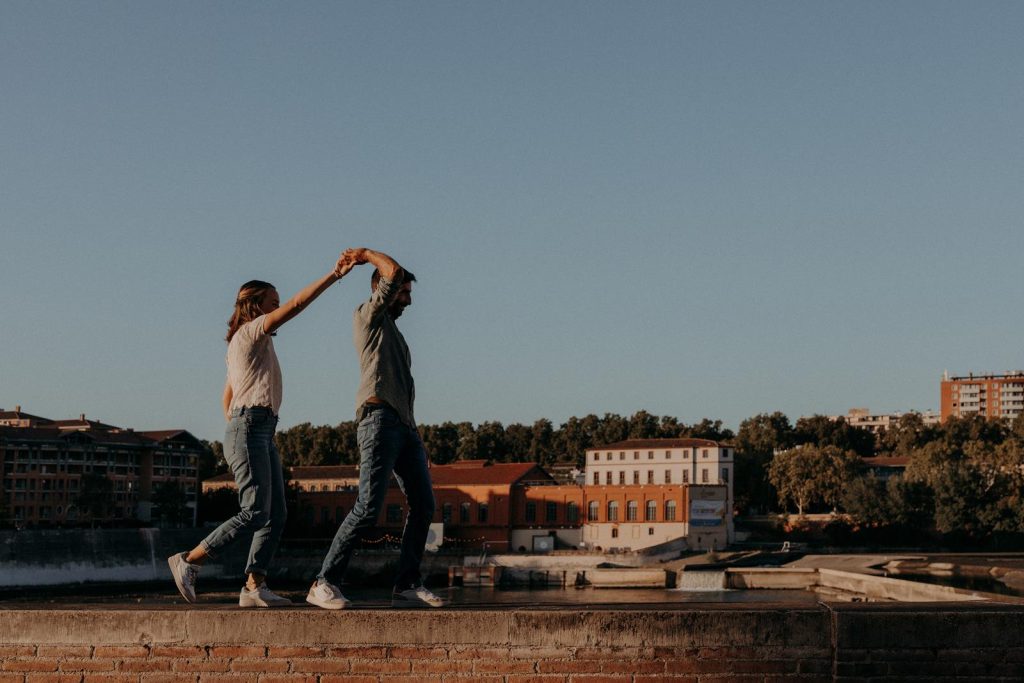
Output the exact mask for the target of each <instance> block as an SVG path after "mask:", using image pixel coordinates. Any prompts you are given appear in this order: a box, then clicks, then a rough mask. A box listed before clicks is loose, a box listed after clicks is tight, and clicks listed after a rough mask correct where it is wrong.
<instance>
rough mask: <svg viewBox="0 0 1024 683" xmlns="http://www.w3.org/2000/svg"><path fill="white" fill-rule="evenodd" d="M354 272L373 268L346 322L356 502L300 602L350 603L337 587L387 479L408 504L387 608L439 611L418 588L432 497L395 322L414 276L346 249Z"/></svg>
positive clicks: (375, 513) (405, 350) (435, 600)
mask: <svg viewBox="0 0 1024 683" xmlns="http://www.w3.org/2000/svg"><path fill="white" fill-rule="evenodd" d="M346 256H347V258H348V260H349V261H351V262H352V263H354V264H355V265H360V264H363V263H370V264H372V265H373V266H375V267H376V270H375V271H374V273H373V277H372V278H371V280H370V289H371V292H372V293H371V295H370V298H369V300H368V301H366V302H364V303H363V304H362V305H360V306H359V308H357V309H356V311H355V313H354V314H353V316H352V341H353V343H354V344H355V347H356V352H357V353H358V354H359V367H360V374H361V378H360V382H359V391H358V392H357V394H356V419H357V420H358V421H359V429H358V432H357V437H358V441H359V495H358V498H357V499H356V503H355V506H353V508H352V511H351V512H349V514H348V515H347V516H346V517H345V521H344V522H342V524H341V526H340V527H339V528H338V532H337V533H336V534H335V536H334V541H333V542H332V543H331V548H330V550H329V551H328V552H327V556H326V557H325V558H324V562H323V567H321V569H320V573H319V574H318V575H317V580H316V581H315V582H314V583H313V586H312V587H311V588H310V589H309V595H307V596H306V602H309V603H311V604H313V605H317V606H318V607H323V608H324V609H343V608H344V607H347V606H348V604H349V601H348V600H347V599H346V598H345V596H344V595H342V594H341V591H340V590H339V589H338V584H340V583H341V579H342V577H343V576H344V574H345V569H346V568H347V567H348V562H349V559H351V557H352V552H353V551H354V550H355V548H356V545H357V543H358V542H359V540H360V539H361V538H363V536H364V534H365V533H366V532H367V531H369V530H370V529H372V528H373V527H374V526H375V525H376V523H377V519H378V517H379V516H380V511H381V508H382V507H383V505H384V496H385V495H386V494H387V491H388V484H389V481H390V479H391V473H392V472H394V474H395V476H396V478H397V479H398V484H399V486H401V487H402V491H403V492H404V493H405V496H406V499H407V500H408V503H409V515H408V517H407V519H406V521H405V529H404V530H403V531H402V553H401V556H400V559H399V563H398V576H397V577H396V579H395V587H394V591H393V592H392V599H391V604H392V606H393V607H441V606H442V605H443V604H444V601H443V600H441V598H439V597H437V596H436V595H434V594H433V593H432V592H430V591H429V590H427V589H426V588H425V587H423V585H422V583H421V579H420V563H421V562H422V560H423V548H424V546H425V545H426V540H427V532H428V531H429V529H430V522H431V520H432V519H433V517H434V492H433V490H432V487H431V483H430V471H429V470H428V469H427V454H426V451H425V450H424V448H423V441H422V440H421V439H420V435H419V432H418V431H417V429H416V420H415V418H414V417H413V412H412V405H413V399H414V397H415V388H414V385H413V380H412V372H411V363H412V362H411V358H410V356H409V347H408V346H407V345H406V343H405V338H404V337H403V336H402V333H401V332H400V331H399V330H398V326H397V325H396V324H395V321H396V320H397V319H398V318H399V317H401V315H402V312H403V311H404V310H405V308H406V306H409V305H410V304H411V303H412V283H413V282H415V281H416V276H415V275H413V274H412V273H410V272H409V271H407V270H405V269H403V268H402V267H401V266H399V265H398V263H396V262H395V260H394V259H392V258H391V257H390V256H388V255H387V254H383V253H381V252H378V251H371V250H369V249H350V250H348V251H346V252H345V254H344V255H343V258H345V257H346Z"/></svg>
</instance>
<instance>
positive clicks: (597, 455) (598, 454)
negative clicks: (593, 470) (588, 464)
mask: <svg viewBox="0 0 1024 683" xmlns="http://www.w3.org/2000/svg"><path fill="white" fill-rule="evenodd" d="M600 459H601V454H600V453H594V462H597V461H598V460H600Z"/></svg>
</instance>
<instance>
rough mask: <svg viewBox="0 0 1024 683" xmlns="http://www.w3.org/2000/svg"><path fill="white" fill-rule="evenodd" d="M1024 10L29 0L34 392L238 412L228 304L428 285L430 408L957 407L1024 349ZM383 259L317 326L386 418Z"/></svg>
mask: <svg viewBox="0 0 1024 683" xmlns="http://www.w3.org/2000/svg"><path fill="white" fill-rule="evenodd" d="M1022 25H1024V5H1022V4H1021V3H1017V2H1002V3H1000V2H986V3H955V2H899V3H892V2H847V3H839V2H825V3H823V2H779V3H755V2H742V3H730V2H714V3H710V2H704V3H695V2H664V3H662V2H645V3H604V2H592V1H587V2H561V3H551V2H516V3H490V2H461V3H452V2H444V3H434V2H431V3H411V2H409V3H404V2H402V3H396V2H390V3H371V2H366V3H343V2H325V3H249V2H244V3H243V2H237V3H233V2H218V3H209V2H175V3H157V2H89V3H67V2H65V3H39V2H10V1H8V2H4V3H2V4H0V93H2V95H0V130H3V132H4V133H3V136H2V137H0V188H2V190H0V240H2V241H0V285H2V291H3V294H4V303H3V324H2V326H0V349H3V353H2V358H3V360H2V361H0V407H3V408H6V409H11V408H12V407H13V406H14V405H15V404H20V405H21V406H22V408H23V409H24V410H26V411H28V412H31V413H35V414H40V415H45V416H50V417H70V416H76V415H78V414H79V413H82V412H84V413H86V414H87V415H89V416H90V417H94V418H96V419H102V420H104V421H107V422H112V423H114V424H120V425H125V426H133V427H136V428H138V429H160V428H175V427H183V428H186V429H189V430H191V431H192V432H193V433H195V434H196V435H198V436H200V437H202V438H208V439H219V438H222V434H223V421H222V417H221V416H220V409H219V396H220V391H221V388H222V386H223V381H224V350H225V349H224V343H223V341H222V339H223V335H224V331H225V322H226V320H227V317H228V315H229V313H230V310H231V305H232V301H233V298H234V294H235V292H236V291H237V288H238V286H239V285H240V284H241V283H242V282H243V281H245V280H248V279H251V278H261V279H267V280H270V281H271V282H273V283H274V284H275V285H277V287H278V289H279V290H280V292H281V295H282V297H288V296H290V295H291V294H293V293H294V292H295V291H296V290H297V289H298V288H300V287H302V286H303V285H305V284H307V283H308V282H309V281H311V280H313V279H314V278H315V277H317V276H318V275H320V274H321V273H323V272H326V271H327V270H328V269H329V268H330V267H331V264H332V263H333V261H334V259H335V258H336V257H337V254H338V253H339V252H340V251H341V250H342V249H344V248H346V247H350V246H367V247H372V248H376V249H380V250H383V251H386V252H388V253H390V254H391V255H393V256H394V257H395V258H396V259H397V260H398V261H399V262H400V263H403V264H404V265H407V266H408V267H409V268H410V269H411V270H413V271H415V273H416V274H417V276H418V277H419V282H418V283H417V286H416V289H415V292H414V299H415V303H414V305H413V307H412V308H410V309H409V310H408V311H407V312H406V315H405V316H404V317H403V318H402V320H401V323H400V324H401V327H402V329H403V330H404V332H405V334H406V338H407V339H408V341H409V343H410V346H411V347H412V352H413V363H414V367H413V370H414V374H415V376H416V379H417V398H418V401H417V406H416V408H417V417H418V418H419V420H420V421H421V422H428V423H436V422H441V421H444V420H453V421H462V420H469V421H472V422H476V423H478V422H481V421H485V420H499V421H502V422H504V423H509V422H517V421H518V422H532V421H533V420H535V419H537V418H539V417H548V418H550V419H552V420H553V421H554V422H555V423H556V425H557V424H559V423H560V422H561V421H564V420H565V419H566V418H567V417H569V416H571V415H584V414H587V413H590V412H594V413H598V414H601V413H604V412H617V413H621V414H626V415H628V414H631V413H633V412H635V411H637V410H640V409H645V410H648V411H650V412H652V413H656V414H659V415H674V416H677V417H679V418H681V419H683V420H685V421H687V422H691V421H695V420H699V419H700V418H702V417H711V418H720V419H722V420H724V421H725V422H726V424H728V425H729V426H732V427H734V428H735V427H736V426H738V424H739V422H740V421H741V420H742V419H744V418H746V417H749V416H751V415H753V414H756V413H759V412H765V411H774V410H782V411H784V412H786V413H787V414H789V415H790V416H791V417H792V418H794V419H795V418H796V417H798V416H800V415H804V414H813V413H842V412H845V411H846V410H847V409H848V408H850V407H852V406H868V407H870V408H871V409H872V410H874V411H889V410H908V409H919V410H925V409H929V408H930V409H937V408H938V402H939V379H940V376H941V373H942V371H943V370H945V369H949V370H950V371H951V372H954V373H966V372H969V371H974V372H984V371H996V372H1000V371H1003V370H1008V369H1017V368H1021V367H1024V352H1022V345H1021V340H1022V339H1024V321H1022V317H1021V316H1020V314H1019V312H1018V310H1019V305H1020V302H1021V300H1022V295H1024V278H1022V277H1021V265H1020V255H1021V253H1022V247H1024V230H1022V229H1021V225H1020V223H1021V216H1024V192H1022V175H1024V127H1022V126H1021V121H1022V118H1024V117H1022V114H1024V82H1022V81H1024V42H1022V41H1021V40H1020V35H1019V29H1020V26H1022ZM369 275H370V273H369V271H368V270H365V267H364V269H362V270H357V271H355V272H354V273H353V274H352V275H350V276H349V277H348V278H346V279H345V280H343V281H342V282H340V283H339V284H337V285H335V287H334V288H332V289H331V290H329V291H328V292H327V293H326V294H325V295H324V296H323V297H322V298H321V299H320V300H319V301H317V302H316V303H315V304H314V305H313V306H312V307H311V308H310V309H309V310H308V311H306V312H304V313H303V314H302V316H300V317H299V318H296V319H295V320H294V321H292V322H291V323H289V324H288V325H287V326H285V327H284V328H282V330H281V332H280V333H279V335H278V337H277V340H276V345H277V349H278V355H279V357H280V359H281V363H282V366H283V369H284V376H285V399H284V405H283V407H282V415H281V418H282V420H281V426H282V427H283V428H284V427H288V426H291V425H294V424H297V423H299V422H304V421H312V422H313V423H315V424H334V423H337V422H339V421H341V420H347V419H351V417H352V415H353V412H354V407H353V405H352V403H353V397H354V392H355V388H356V383H357V367H356V358H355V352H354V351H353V349H352V346H351V341H350V339H351V336H350V314H351V310H352V309H353V308H354V307H355V306H356V305H357V304H358V303H359V301H360V300H361V299H362V298H364V297H365V296H366V294H367V292H368V279H369Z"/></svg>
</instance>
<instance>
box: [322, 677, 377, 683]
mask: <svg viewBox="0 0 1024 683" xmlns="http://www.w3.org/2000/svg"><path fill="white" fill-rule="evenodd" d="M320 683H377V677H376V676H321V677H320Z"/></svg>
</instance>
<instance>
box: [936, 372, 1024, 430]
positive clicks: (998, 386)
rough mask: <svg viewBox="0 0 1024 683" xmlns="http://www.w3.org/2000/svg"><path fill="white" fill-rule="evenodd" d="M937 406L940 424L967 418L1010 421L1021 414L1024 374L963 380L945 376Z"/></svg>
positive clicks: (1022, 408) (973, 377)
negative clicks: (977, 416)
mask: <svg viewBox="0 0 1024 683" xmlns="http://www.w3.org/2000/svg"><path fill="white" fill-rule="evenodd" d="M940 406H941V407H940V414H941V417H942V419H943V420H946V419H948V418H950V417H966V416H968V415H982V416H984V417H989V418H1001V419H1004V420H1012V419H1014V418H1016V417H1017V416H1018V415H1020V414H1021V413H1022V412H1024V371H1022V370H1017V371H1015V372H1007V373H1005V374H1002V375H975V374H973V373H971V374H968V375H967V376H966V377H950V376H949V375H948V374H944V375H943V377H942V384H941V388H940Z"/></svg>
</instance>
